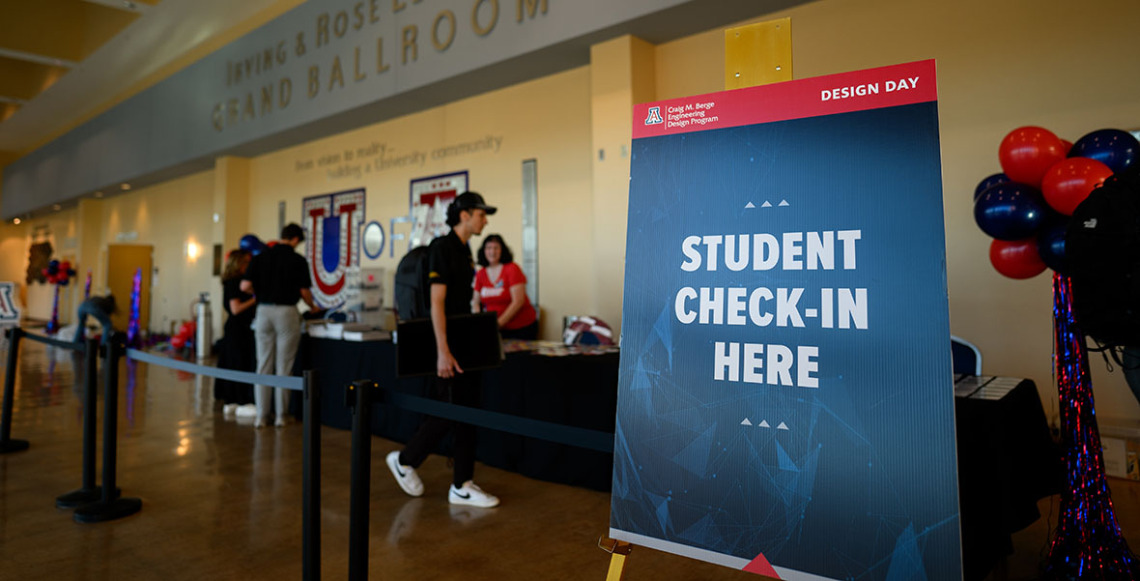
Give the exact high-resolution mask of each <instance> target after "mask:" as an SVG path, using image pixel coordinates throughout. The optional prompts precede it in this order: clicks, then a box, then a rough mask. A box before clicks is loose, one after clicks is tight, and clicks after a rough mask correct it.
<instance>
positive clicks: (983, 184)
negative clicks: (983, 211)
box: [974, 173, 1009, 202]
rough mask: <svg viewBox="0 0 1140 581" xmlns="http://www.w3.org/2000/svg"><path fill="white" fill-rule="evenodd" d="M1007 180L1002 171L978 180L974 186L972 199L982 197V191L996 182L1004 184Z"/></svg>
mask: <svg viewBox="0 0 1140 581" xmlns="http://www.w3.org/2000/svg"><path fill="white" fill-rule="evenodd" d="M1008 181H1009V176H1007V175H1005V174H1004V173H995V174H994V175H992V176H989V177H987V178H986V179H984V180H982V181H980V182H978V187H976V188H974V201H975V202H977V201H978V198H980V197H982V192H984V191H986V190H988V189H990V188H991V187H993V186H996V185H998V184H1004V183H1005V182H1008Z"/></svg>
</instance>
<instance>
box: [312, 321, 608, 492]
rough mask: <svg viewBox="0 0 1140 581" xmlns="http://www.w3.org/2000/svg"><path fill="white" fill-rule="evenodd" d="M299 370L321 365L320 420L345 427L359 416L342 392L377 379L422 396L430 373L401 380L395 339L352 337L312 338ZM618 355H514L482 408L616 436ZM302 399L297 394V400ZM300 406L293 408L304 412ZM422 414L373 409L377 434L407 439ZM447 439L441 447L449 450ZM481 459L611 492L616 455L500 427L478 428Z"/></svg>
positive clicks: (486, 392)
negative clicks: (354, 415) (354, 414)
mask: <svg viewBox="0 0 1140 581" xmlns="http://www.w3.org/2000/svg"><path fill="white" fill-rule="evenodd" d="M297 367H298V368H299V369H317V371H318V382H319V383H320V385H321V388H322V390H323V394H324V396H323V397H322V398H321V405H322V408H321V421H322V423H324V424H325V425H328V426H333V427H337V428H342V429H350V428H351V427H352V417H351V414H350V413H349V410H348V407H347V406H346V405H345V402H344V398H343V396H342V395H341V394H342V393H343V392H344V386H345V385H347V384H348V383H351V382H352V381H354V380H357V379H371V380H374V381H376V382H378V383H379V384H380V385H381V387H382V388H383V389H391V390H394V391H398V392H402V393H408V394H412V395H423V394H424V393H426V389H425V383H424V382H426V381H428V379H426V378H414V379H396V368H395V346H394V345H393V344H392V342H391V341H369V342H360V343H357V342H349V341H337V340H331V339H315V338H309V337H306V338H305V339H304V340H303V341H302V342H301V350H300V353H298V357H297ZM617 370H618V355H617V353H603V354H598V355H567V356H563V357H548V356H544V355H535V354H532V353H530V352H519V353H508V354H507V360H506V361H505V362H504V363H503V366H502V367H501V368H499V369H492V370H487V371H483V372H481V373H482V374H483V398H482V407H483V409H486V410H490V411H496V412H501V413H506V414H512V415H517V416H523V417H528V418H532V419H537V420H543V421H548V422H554V423H560V424H566V425H570V426H575V427H579V428H589V429H593V430H600V431H605V432H610V433H612V432H613V431H614V418H615V416H616V413H617ZM297 400H299V398H294V401H295V402H296V401H297ZM297 405H298V404H297V403H295V404H294V411H295V412H297V411H299V408H298V407H296V406H297ZM420 419H421V418H420V415H419V414H416V413H412V412H407V411H404V410H400V409H398V408H396V407H394V406H391V405H386V404H385V403H384V402H383V397H382V395H381V399H380V401H379V403H377V404H376V406H375V409H373V415H372V432H373V433H374V434H376V435H377V436H381V437H384V438H387V439H389V440H395V441H397V442H407V441H408V438H410V437H411V435H412V433H413V432H414V431H415V429H416V428H417V427H418V426H419V424H420ZM449 449H450V444H449V443H448V442H447V441H445V442H444V443H443V444H441V447H440V449H439V450H437V451H438V452H439V453H441V454H447V453H448V452H449ZM476 458H477V459H478V460H479V461H480V462H482V463H484V464H487V465H489V466H494V467H496V468H503V469H505V470H511V471H514V472H518V473H519V474H523V475H525V476H529V477H531V478H537V479H539V480H546V481H550V482H560V483H564V484H571V485H574V486H583V487H586V488H592V489H594V490H604V491H608V490H609V489H610V480H611V475H612V472H613V454H612V453H611V454H607V453H604V452H597V451H594V450H586V449H582V448H576V447H573V446H566V445H562V444H553V443H550V442H545V441H542V440H537V439H534V438H524V437H522V436H515V435H512V434H506V433H503V432H499V431H496V430H488V429H479V431H478V447H477V449H476Z"/></svg>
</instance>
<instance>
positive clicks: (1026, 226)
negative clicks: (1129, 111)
mask: <svg viewBox="0 0 1140 581" xmlns="http://www.w3.org/2000/svg"><path fill="white" fill-rule="evenodd" d="M998 158H999V160H1000V161H1001V168H1002V171H1003V173H998V174H994V175H991V176H989V177H987V178H985V179H983V180H982V181H981V182H980V183H979V184H978V187H977V188H975V190H974V221H976V222H977V223H978V227H980V228H981V229H982V231H983V232H985V233H986V234H989V235H990V236H991V237H993V238H994V241H993V242H992V243H991V244H990V262H991V263H992V264H993V266H994V268H995V269H997V271H998V272H1000V273H1001V274H1003V275H1005V276H1008V277H1010V278H1017V279H1023V278H1031V277H1034V276H1037V275H1038V274H1041V273H1042V272H1043V271H1044V270H1045V269H1046V268H1052V269H1053V270H1054V271H1056V272H1059V273H1062V274H1063V273H1064V272H1065V228H1066V226H1067V225H1068V218H1069V216H1071V215H1072V213H1073V210H1075V209H1076V208H1077V206H1078V205H1080V203H1081V202H1083V201H1084V200H1085V198H1087V197H1088V195H1089V193H1091V192H1092V191H1093V189H1095V188H1096V187H1098V186H1100V185H1101V184H1102V183H1104V180H1106V179H1108V177H1109V176H1111V175H1112V174H1114V173H1116V172H1118V171H1120V170H1122V169H1124V168H1126V167H1129V166H1131V165H1132V164H1134V163H1136V162H1137V159H1138V158H1140V142H1138V141H1137V140H1136V138H1135V137H1133V136H1132V135H1131V134H1130V133H1128V132H1127V131H1121V130H1119V129H1101V130H1099V131H1093V132H1092V133H1089V134H1088V135H1085V136H1084V137H1082V138H1080V139H1079V140H1077V142H1076V143H1075V144H1072V143H1069V142H1068V141H1065V140H1063V139H1061V138H1060V137H1057V136H1056V135H1055V134H1053V132H1051V131H1049V130H1048V129H1042V128H1041V127H1019V128H1017V129H1014V130H1013V131H1011V132H1010V133H1009V135H1006V136H1005V139H1003V140H1002V142H1001V146H1000V147H999V148H998Z"/></svg>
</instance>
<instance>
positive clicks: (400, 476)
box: [385, 450, 424, 496]
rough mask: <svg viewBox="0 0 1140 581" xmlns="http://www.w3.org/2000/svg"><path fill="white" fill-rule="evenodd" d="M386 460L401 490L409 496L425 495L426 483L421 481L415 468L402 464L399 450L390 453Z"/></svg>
mask: <svg viewBox="0 0 1140 581" xmlns="http://www.w3.org/2000/svg"><path fill="white" fill-rule="evenodd" d="M385 460H386V461H387V463H388V469H389V470H391V471H392V476H393V477H395V478H396V484H399V485H400V488H403V489H404V492H407V493H408V496H421V495H423V493H424V483H423V481H422V480H420V475H419V474H416V469H415V468H412V467H411V466H404V465H403V464H400V452H399V450H396V451H393V452H389V453H388V457H387V458H385Z"/></svg>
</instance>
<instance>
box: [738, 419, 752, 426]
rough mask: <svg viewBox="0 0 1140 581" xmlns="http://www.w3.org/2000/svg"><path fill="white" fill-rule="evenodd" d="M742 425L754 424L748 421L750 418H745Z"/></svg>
mask: <svg viewBox="0 0 1140 581" xmlns="http://www.w3.org/2000/svg"><path fill="white" fill-rule="evenodd" d="M740 425H742V426H751V425H752V422H750V421H748V418H744V421H743V422H740Z"/></svg>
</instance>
